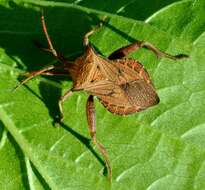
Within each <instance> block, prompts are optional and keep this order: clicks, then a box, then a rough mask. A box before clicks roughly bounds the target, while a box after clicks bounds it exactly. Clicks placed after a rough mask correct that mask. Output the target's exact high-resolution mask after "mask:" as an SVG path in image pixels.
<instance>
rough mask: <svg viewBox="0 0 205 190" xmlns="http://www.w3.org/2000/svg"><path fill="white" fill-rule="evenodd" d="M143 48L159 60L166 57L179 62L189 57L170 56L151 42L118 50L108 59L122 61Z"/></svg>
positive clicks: (182, 55)
mask: <svg viewBox="0 0 205 190" xmlns="http://www.w3.org/2000/svg"><path fill="white" fill-rule="evenodd" d="M142 47H144V48H147V49H149V50H151V51H152V52H153V53H154V54H155V55H156V56H157V57H158V58H161V57H166V58H169V59H173V60H177V59H183V58H186V57H188V56H187V55H185V54H178V55H175V56H174V55H170V54H168V53H165V52H163V51H161V50H160V49H158V48H157V47H155V46H154V45H153V44H151V43H149V42H144V41H137V42H135V43H133V44H130V45H127V46H124V47H122V48H120V49H117V50H116V51H114V52H113V53H112V54H111V55H110V56H109V57H108V58H109V59H111V60H114V59H121V58H123V57H125V56H127V55H128V54H129V53H132V52H133V51H137V50H138V49H139V48H142Z"/></svg>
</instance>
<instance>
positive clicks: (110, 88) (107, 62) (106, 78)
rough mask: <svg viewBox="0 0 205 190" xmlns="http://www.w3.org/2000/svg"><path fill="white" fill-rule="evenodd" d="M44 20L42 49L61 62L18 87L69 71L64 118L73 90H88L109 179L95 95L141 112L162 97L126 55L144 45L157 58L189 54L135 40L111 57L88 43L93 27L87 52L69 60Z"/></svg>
mask: <svg viewBox="0 0 205 190" xmlns="http://www.w3.org/2000/svg"><path fill="white" fill-rule="evenodd" d="M41 22H42V27H43V31H44V34H45V37H46V39H47V43H48V48H42V49H43V50H45V51H47V52H50V53H52V54H53V56H54V57H55V58H56V59H57V60H58V61H59V62H60V63H61V65H58V66H55V65H50V66H48V67H46V68H44V69H42V70H38V71H33V72H31V73H29V76H28V77H27V78H26V79H25V80H23V81H22V82H21V83H20V84H19V85H18V86H17V87H19V86H20V85H22V84H24V83H26V82H27V81H28V80H30V79H32V78H33V77H35V76H37V75H40V74H46V75H65V72H67V73H66V75H70V76H71V78H72V81H73V85H72V88H71V89H69V90H68V91H67V92H66V93H65V94H64V95H63V96H62V97H61V98H60V100H59V109H60V113H61V121H62V119H63V117H64V115H63V103H64V102H65V100H66V99H67V98H68V97H70V96H71V95H72V92H73V91H82V90H83V91H86V92H87V93H88V94H89V97H88V99H87V104H86V113H87V121H88V128H89V133H90V136H91V139H92V142H93V143H94V145H96V147H97V148H98V150H99V152H100V153H101V155H102V156H103V158H104V160H105V164H106V167H107V170H108V174H109V178H110V179H112V168H111V164H110V161H109V157H108V153H107V151H106V149H105V147H104V146H103V145H102V144H101V143H100V142H99V141H98V140H97V137H96V118H95V106H94V96H96V97H97V98H98V99H99V100H100V102H101V103H102V104H103V105H104V107H105V108H106V109H107V110H108V111H110V112H111V113H114V114H118V115H128V114H131V113H136V112H140V111H142V110H144V109H146V108H148V107H150V106H153V105H156V104H158V103H159V97H158V95H157V93H156V90H155V88H154V86H153V84H152V81H151V79H150V77H149V74H148V72H147V71H146V70H145V68H144V67H143V65H142V64H140V63H139V62H138V61H137V60H133V59H128V58H125V56H126V55H128V54H129V53H131V52H133V51H136V50H138V49H139V48H141V47H145V48H147V49H149V50H151V51H152V52H153V53H154V54H156V56H157V57H167V58H170V59H173V60H177V59H181V58H184V57H187V56H186V55H184V54H179V55H176V56H172V55H169V54H167V53H165V52H162V51H160V50H159V49H158V48H156V47H155V46H154V45H152V44H150V43H148V42H144V41H136V42H135V43H133V44H130V45H128V46H125V47H122V48H120V49H118V50H116V51H114V52H113V53H112V54H111V55H110V56H109V57H108V58H105V57H103V56H101V55H99V54H98V53H96V51H95V50H94V48H93V47H92V45H91V44H90V43H89V36H90V35H92V33H93V32H94V31H95V30H92V31H90V32H88V33H87V34H86V35H85V36H84V40H83V43H84V46H85V52H84V54H83V55H82V56H80V57H78V58H77V59H76V60H75V61H69V60H67V59H66V58H65V57H63V56H62V55H61V54H60V53H59V52H57V51H56V50H55V49H54V47H53V45H52V42H51V39H50V36H49V34H48V32H47V28H46V23H45V19H44V16H43V15H42V16H41ZM56 69H63V71H64V72H59V71H56Z"/></svg>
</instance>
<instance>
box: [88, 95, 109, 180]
mask: <svg viewBox="0 0 205 190" xmlns="http://www.w3.org/2000/svg"><path fill="white" fill-rule="evenodd" d="M86 113H87V120H88V128H89V132H90V136H91V139H92V142H93V143H94V145H96V146H97V148H98V150H99V151H100V153H101V154H102V156H103V157H104V160H105V163H106V167H107V170H108V174H109V179H110V180H112V168H111V165H110V161H109V158H108V154H107V151H106V149H105V147H104V146H103V145H102V144H100V143H99V142H98V141H97V137H96V118H95V106H94V100H93V96H92V95H90V96H89V97H88V100H87V105H86Z"/></svg>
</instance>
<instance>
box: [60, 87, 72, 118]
mask: <svg viewBox="0 0 205 190" xmlns="http://www.w3.org/2000/svg"><path fill="white" fill-rule="evenodd" d="M71 95H72V89H70V90H68V91H67V92H66V93H65V94H64V95H63V96H61V97H60V100H59V102H58V105H59V109H60V114H61V115H60V121H62V120H63V118H64V114H63V103H64V102H65V100H66V99H67V98H68V97H70V96H71Z"/></svg>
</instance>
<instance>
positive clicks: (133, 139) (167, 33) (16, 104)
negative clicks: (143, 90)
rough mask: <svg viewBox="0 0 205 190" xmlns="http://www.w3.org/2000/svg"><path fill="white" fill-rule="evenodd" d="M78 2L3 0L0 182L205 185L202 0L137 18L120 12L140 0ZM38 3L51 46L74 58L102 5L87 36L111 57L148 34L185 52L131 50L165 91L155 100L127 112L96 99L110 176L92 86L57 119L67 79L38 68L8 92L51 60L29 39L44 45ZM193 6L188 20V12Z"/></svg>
mask: <svg viewBox="0 0 205 190" xmlns="http://www.w3.org/2000/svg"><path fill="white" fill-rule="evenodd" d="M78 2H79V1H75V3H73V1H67V2H57V1H56V2H54V1H34V0H27V1H17V0H16V1H10V2H7V1H5V2H4V1H2V3H1V5H2V6H0V47H1V48H0V89H1V90H0V120H1V122H0V155H1V157H0V176H1V182H0V189H9V190H10V189H11V190H12V189H57V190H59V189H83V190H84V189H89V190H90V189H114V190H115V189H120V190H121V189H122V190H124V189H140V190H141V189H149V190H155V189H156V190H159V189H163V190H164V189H170V190H171V189H180V190H181V189H186V190H187V189H197V190H199V189H204V188H205V182H204V181H205V180H204V179H205V165H204V163H205V162H204V161H205V149H204V148H203V147H204V143H205V141H204V140H203V139H204V134H205V132H204V118H205V117H204V113H205V108H204V107H205V106H204V105H205V101H204V89H205V86H204V81H205V77H204V76H205V75H204V70H205V68H204V67H205V66H204V64H203V63H204V60H205V57H204V55H205V54H204V53H205V52H204V51H205V50H204V44H205V35H204V27H203V26H205V25H203V22H204V20H203V19H202V18H203V16H204V13H203V7H204V2H203V0H198V1H181V2H179V3H175V4H173V5H170V6H169V7H167V8H164V9H162V10H159V12H158V13H155V14H154V15H153V16H151V17H150V18H149V19H147V21H146V22H148V23H150V24H148V23H144V22H141V21H137V20H135V19H143V18H146V17H147V16H148V15H149V13H151V12H153V13H154V11H155V10H157V9H154V8H153V10H152V11H151V8H150V12H149V11H145V13H143V11H142V13H141V14H140V15H141V16H139V17H137V15H135V14H134V13H133V15H132V13H130V14H129V11H125V12H121V13H118V14H119V15H117V14H115V12H116V10H119V9H120V8H122V10H123V9H125V8H123V7H129V8H130V10H134V8H133V6H127V5H129V4H130V5H133V4H135V3H136V5H137V4H143V3H142V2H141V1H136V2H135V1H128V3H127V1H126V2H125V1H119V2H118V3H117V4H116V6H115V5H114V4H113V7H111V6H110V7H108V8H107V6H106V5H107V4H108V5H109V3H110V5H112V2H114V1H105V4H103V3H102V2H100V3H99V4H98V3H97V2H93V4H92V3H91V2H90V1H80V2H79V3H78ZM147 2H151V1H147ZM160 2H161V1H160ZM170 2H172V1H170ZM101 5H104V8H103V6H101ZM163 5H164V4H163V3H161V4H159V6H158V7H162V6H163ZM40 6H43V9H44V14H45V19H46V23H47V28H48V32H49V34H50V36H51V38H52V41H53V44H54V46H55V48H56V49H57V50H59V51H60V52H62V53H63V55H66V56H67V57H69V58H70V59H73V58H76V57H77V56H78V55H80V54H81V53H82V52H83V48H82V40H83V35H84V34H85V33H86V32H87V31H89V30H90V29H91V27H92V26H93V25H94V26H95V25H97V24H98V23H99V20H98V16H99V15H101V16H102V15H104V14H105V15H107V16H108V17H110V18H111V19H110V21H109V22H108V23H106V24H105V25H104V26H103V28H102V29H100V30H99V31H98V32H96V33H95V34H94V35H93V36H92V37H91V43H92V44H93V45H94V47H95V48H96V49H97V50H98V51H99V52H100V53H102V54H103V55H105V56H107V55H109V54H110V53H111V52H113V51H114V50H115V49H117V48H119V47H122V46H124V45H126V44H129V43H132V42H134V41H135V40H146V41H149V42H151V43H153V44H155V45H156V46H157V47H159V48H160V49H162V50H163V51H166V52H168V53H170V54H179V53H185V54H188V55H189V58H188V59H186V60H181V61H176V62H174V61H172V60H167V59H165V58H162V59H160V60H157V59H156V57H155V56H154V55H153V54H152V53H150V52H149V51H148V50H140V51H138V52H136V53H133V54H131V55H130V57H132V58H135V59H138V60H140V62H142V63H143V64H144V66H145V68H146V69H147V70H148V72H149V73H150V75H151V77H152V79H153V83H154V84H155V86H156V88H157V92H158V94H159V96H160V99H161V102H160V104H159V105H157V106H155V107H152V108H149V109H148V110H146V111H143V112H140V113H136V114H133V115H130V116H127V117H122V116H116V115H113V114H111V113H109V112H108V111H107V110H106V109H105V108H104V107H103V106H102V105H101V104H100V103H99V102H98V101H97V99H96V101H95V103H96V110H97V138H98V139H99V141H100V142H102V143H103V144H104V145H105V147H106V148H107V150H108V154H109V157H110V160H111V164H112V168H113V182H112V184H110V183H109V181H108V179H107V177H106V176H105V175H104V174H103V173H104V165H103V160H102V158H101V156H100V154H99V153H98V151H97V149H96V147H94V146H93V145H92V144H91V143H90V140H89V139H90V137H89V134H88V130H87V122H86V114H85V103H86V98H87V94H85V93H83V92H78V93H74V94H73V96H71V97H70V98H69V100H67V101H66V102H65V104H64V113H65V120H64V124H63V126H62V127H57V128H56V127H54V125H53V120H54V119H55V117H56V115H58V114H59V110H58V99H59V98H60V96H61V94H64V93H65V91H66V90H67V89H69V88H70V87H71V84H72V83H71V81H70V80H68V79H67V78H62V79H59V78H58V77H43V76H42V77H36V78H35V79H33V80H32V81H30V82H28V83H27V84H26V85H25V86H23V87H21V88H20V89H18V90H17V91H16V92H12V89H13V88H14V87H15V86H16V85H17V84H18V82H19V80H18V77H19V74H21V73H23V72H25V71H32V70H37V69H41V68H42V67H44V66H45V65H46V64H51V62H54V61H53V58H52V56H51V55H49V54H46V53H45V52H41V50H38V49H37V48H36V47H35V45H34V43H33V41H34V40H38V41H40V42H41V43H42V44H46V40H45V37H44V35H43V32H42V28H41V24H40V13H39V7H40ZM144 6H146V7H147V5H146V4H145V3H144ZM189 8H190V9H189ZM127 10H128V9H127ZM187 10H190V12H189V18H190V23H189V19H184V18H186V14H187ZM175 15H176V17H175ZM196 18H197V22H195V19H196ZM200 18H201V19H200ZM167 19H169V20H167ZM183 19H184V22H183ZM198 20H199V21H198ZM168 23H169V24H168ZM170 23H172V24H170ZM79 118H80V119H79Z"/></svg>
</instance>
